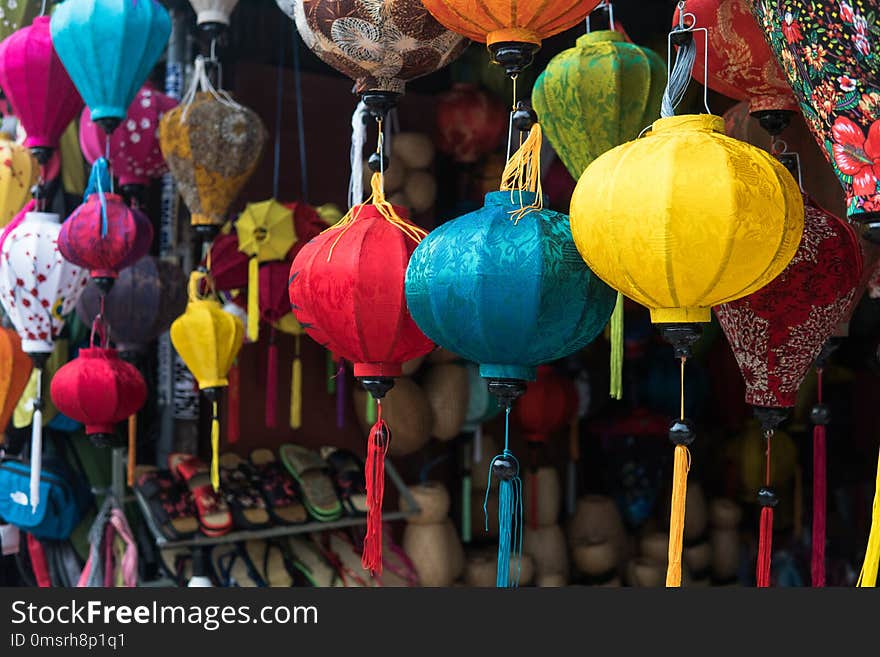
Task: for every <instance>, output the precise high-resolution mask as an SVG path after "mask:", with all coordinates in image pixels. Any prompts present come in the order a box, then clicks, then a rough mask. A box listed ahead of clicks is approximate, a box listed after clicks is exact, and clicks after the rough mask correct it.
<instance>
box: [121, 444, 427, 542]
mask: <svg viewBox="0 0 880 657" xmlns="http://www.w3.org/2000/svg"><path fill="white" fill-rule="evenodd" d="M385 473H386V474H387V475H388V478H389V479H390V480H391V483H393V484H394V486H395V487H396V488H397V490H398V492H399V493H400V497H401V499H402V500H403V501H404V502H405V503H406V508H407V510H406V511H392V512H391V513H385V514H383V519H384V520H403V519H404V518H408V517H409V516H413V515H416V514H418V513H420V512H421V509H420V508H419V506H418V504H417V503H416V501H415V499H414V498H413V496H412V495H411V494H410V492H409V489H408V488H407V487H406V484H405V483H404V482H403V479H401V477H400V475H399V474H398V472H397V470H396V469H395V468H394V466H393V465H392V464H391V461H390V459H386V460H385ZM134 493H135V499H137V502H138V505H139V506H140V508H141V511H142V512H143V516H144V520H145V521H146V523H147V527H148V528H149V530H150V533H151V534H152V535H153V539H154V540H155V541H156V545H157V546H158V547H159V548H176V547H210V546H213V545H223V544H226V543H237V542H239V541H248V540H252V539H265V538H278V537H281V536H291V535H293V534H307V533H311V532H325V531H329V530H332V529H340V528H342V527H357V526H359V525H365V524H366V523H367V517H366V515H364V516H352V517H342V518H340V519H339V520H331V521H329V522H306V523H302V524H298V525H283V526H280V527H269V528H267V529H257V530H252V531H233V532H230V533H228V534H224V535H223V536H216V537H210V536H203V535H196V536H193V537H192V538H185V539H180V540H169V539H168V538H167V537H166V536H165V535H164V534H163V533H162V532H161V531H160V530H159V528H158V527H157V526H156V523H155V521H154V519H153V514H152V513H151V512H150V506H149V504H147V501H146V500H145V499H144V498H143V496H142V495H141V493H140V491H138V490H137V489H135V491H134Z"/></svg>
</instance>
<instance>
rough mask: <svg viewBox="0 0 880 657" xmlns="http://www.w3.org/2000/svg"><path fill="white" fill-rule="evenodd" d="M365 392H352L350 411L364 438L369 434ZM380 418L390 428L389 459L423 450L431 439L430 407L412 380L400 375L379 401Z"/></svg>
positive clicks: (358, 390)
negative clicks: (380, 401)
mask: <svg viewBox="0 0 880 657" xmlns="http://www.w3.org/2000/svg"><path fill="white" fill-rule="evenodd" d="M367 394H368V393H367V391H366V390H364V389H363V388H361V387H360V386H355V389H354V408H355V413H356V414H357V418H358V423H359V424H360V425H361V430H362V431H363V432H364V436H365V437H366V436H369V435H370V426H371V425H370V424H369V423H367V409H366V401H367ZM382 419H383V420H385V422H386V423H387V424H388V427H389V428H390V429H391V445H390V447H389V448H388V453H389V454H390V455H391V456H406V455H407V454H412V453H413V452H416V451H418V450H420V449H421V448H422V447H424V446H425V445H426V444H427V443H428V441H429V440H430V439H431V424H432V423H433V421H434V418H433V416H432V413H431V406H430V404H428V398H427V397H425V393H424V391H423V390H422V389H421V388H420V387H419V386H418V385H417V384H416V383H414V382H413V381H412V379H410V378H408V377H405V376H402V377H400V378H397V379H395V380H394V387H393V388H391V390H389V391H388V394H386V395H385V398H384V399H383V400H382Z"/></svg>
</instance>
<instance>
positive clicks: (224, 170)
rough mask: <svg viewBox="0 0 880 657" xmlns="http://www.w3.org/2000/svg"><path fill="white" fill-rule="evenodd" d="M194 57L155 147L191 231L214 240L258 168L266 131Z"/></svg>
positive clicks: (200, 61) (250, 111) (199, 59)
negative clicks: (183, 89)
mask: <svg viewBox="0 0 880 657" xmlns="http://www.w3.org/2000/svg"><path fill="white" fill-rule="evenodd" d="M205 65H206V62H205V60H204V58H202V57H198V58H197V59H196V63H195V70H194V72H193V80H192V85H191V86H190V88H189V91H188V92H187V95H186V96H185V97H184V99H183V100H182V101H181V103H180V105H178V106H177V107H175V108H174V109H173V110H171V111H170V112H167V113H166V114H165V116H163V117H162V120H161V122H160V124H159V145H160V147H161V149H162V155H163V156H164V157H165V162H166V163H167V164H168V168H169V169H170V171H171V173H172V175H173V176H174V179H175V181H176V182H177V188H178V190H179V191H180V195H181V196H182V197H183V200H184V202H185V203H186V205H187V207H188V208H189V211H190V213H191V217H190V221H191V223H192V225H193V227H194V228H195V229H196V232H197V233H199V234H201V235H204V236H206V237H208V238H213V237H214V236H215V235H216V234H217V232H218V231H219V230H220V227H221V226H222V225H223V224H224V223H225V222H226V213H227V211H228V210H229V206H230V205H232V202H233V201H234V200H235V198H236V196H238V193H239V192H240V191H241V189H242V187H244V185H245V183H246V182H247V181H248V179H249V178H250V177H251V175H252V174H253V172H254V170H255V169H256V168H257V164H259V161H260V157H261V155H262V152H263V145H264V144H265V142H266V136H267V135H266V128H265V126H264V125H263V122H262V121H261V120H260V117H259V116H257V115H256V113H254V112H253V111H252V110H250V109H248V108H246V107H244V106H242V105H240V104H238V103H237V102H235V101H234V100H233V99H232V98H231V97H230V96H229V95H228V94H227V93H226V92H225V91H223V90H218V89H215V88H214V86H213V85H212V84H211V82H210V80H209V79H208V75H207V72H206V69H205Z"/></svg>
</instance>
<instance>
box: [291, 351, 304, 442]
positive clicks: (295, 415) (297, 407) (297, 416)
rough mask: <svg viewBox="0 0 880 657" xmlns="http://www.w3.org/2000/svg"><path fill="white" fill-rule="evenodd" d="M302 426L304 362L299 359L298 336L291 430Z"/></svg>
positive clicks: (294, 368)
mask: <svg viewBox="0 0 880 657" xmlns="http://www.w3.org/2000/svg"><path fill="white" fill-rule="evenodd" d="M301 426H302V361H301V360H300V357H299V336H296V357H295V358H294V359H293V373H292V374H291V375H290V428H291V429H299V428H300V427H301Z"/></svg>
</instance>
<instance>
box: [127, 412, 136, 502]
mask: <svg viewBox="0 0 880 657" xmlns="http://www.w3.org/2000/svg"><path fill="white" fill-rule="evenodd" d="M137 421H138V416H137V413H135V414H133V415H129V416H128V468H127V474H128V485H129V487H131V486H134V468H135V466H136V465H137Z"/></svg>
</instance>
